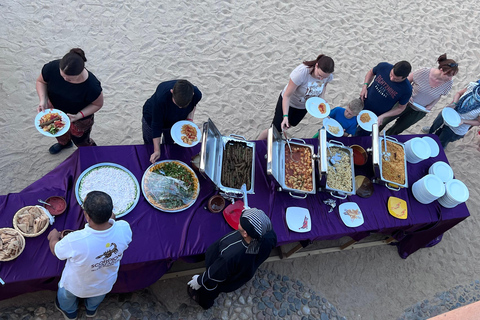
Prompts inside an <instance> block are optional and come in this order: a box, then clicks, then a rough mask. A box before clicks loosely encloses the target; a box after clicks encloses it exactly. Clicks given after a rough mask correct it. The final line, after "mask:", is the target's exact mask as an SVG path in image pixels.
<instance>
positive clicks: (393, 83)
mask: <svg viewBox="0 0 480 320" xmlns="http://www.w3.org/2000/svg"><path fill="white" fill-rule="evenodd" d="M410 71H412V66H411V65H410V63H408V62H407V61H400V62H397V63H396V64H395V65H391V64H390V63H387V62H381V63H379V64H378V65H377V66H375V67H374V68H373V69H371V70H369V71H368V72H367V75H366V76H365V82H364V84H363V87H362V92H361V93H360V98H361V99H362V100H363V102H364V108H363V109H364V110H370V111H372V112H373V113H375V115H377V116H378V121H377V123H378V126H379V128H380V129H381V128H383V126H382V122H383V119H385V118H388V117H394V116H397V115H399V114H400V113H402V112H403V110H405V107H406V106H407V103H408V101H409V100H410V96H411V95H412V85H411V84H410V82H409V81H408V79H407V77H408V75H409V74H410ZM374 77H375V79H374ZM372 80H373V82H372ZM397 103H398V104H397ZM369 134H370V133H369V132H367V131H365V130H363V129H362V128H360V127H358V128H357V132H356V133H355V135H356V136H366V135H369Z"/></svg>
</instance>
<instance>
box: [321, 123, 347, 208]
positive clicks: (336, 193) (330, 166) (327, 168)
mask: <svg viewBox="0 0 480 320" xmlns="http://www.w3.org/2000/svg"><path fill="white" fill-rule="evenodd" d="M318 146H319V147H318V150H319V157H318V158H317V159H318V167H319V171H320V174H321V175H322V176H324V177H323V178H321V180H320V190H321V191H327V192H330V194H331V195H332V196H333V197H336V198H340V199H345V198H346V197H347V196H348V195H354V194H355V172H354V166H353V150H352V148H350V147H347V146H345V145H344V144H343V143H341V142H339V141H335V140H330V141H328V142H327V133H326V130H325V129H321V130H320V131H319V135H318ZM332 147H336V148H340V149H341V150H342V151H344V152H346V153H347V154H348V156H349V162H350V168H351V179H352V181H351V185H352V189H351V190H350V191H345V190H341V189H336V188H334V187H332V186H330V185H329V184H328V181H329V180H328V177H329V175H330V177H331V176H332V175H334V174H335V173H334V172H333V171H334V170H336V169H335V161H339V160H338V159H336V157H335V156H336V154H334V156H333V157H328V149H329V148H332Z"/></svg>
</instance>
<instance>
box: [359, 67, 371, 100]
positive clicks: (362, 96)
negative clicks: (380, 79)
mask: <svg viewBox="0 0 480 320" xmlns="http://www.w3.org/2000/svg"><path fill="white" fill-rule="evenodd" d="M374 77H375V74H374V73H373V69H370V70H368V72H367V75H366V76H365V80H364V81H363V82H364V84H363V86H362V91H361V92H360V99H362V101H364V100H365V99H367V88H368V86H369V84H370V82H372V80H373V78H374ZM366 83H368V84H366Z"/></svg>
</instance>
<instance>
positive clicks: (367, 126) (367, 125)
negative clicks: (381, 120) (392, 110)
mask: <svg viewBox="0 0 480 320" xmlns="http://www.w3.org/2000/svg"><path fill="white" fill-rule="evenodd" d="M367 115H368V117H367ZM362 120H363V121H362ZM367 120H368V121H367ZM357 122H358V125H359V126H360V128H362V129H363V130H365V131H372V126H373V124H374V123H376V122H377V116H376V115H375V113H373V112H372V111H370V110H362V111H360V113H359V114H358V116H357Z"/></svg>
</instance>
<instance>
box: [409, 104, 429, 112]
mask: <svg viewBox="0 0 480 320" xmlns="http://www.w3.org/2000/svg"><path fill="white" fill-rule="evenodd" d="M410 103H411V104H412V105H413V106H414V107H415V108H417V109H418V111H422V112H430V110H428V109H427V108H425V107H424V106H422V105H421V104H418V103H416V102H410Z"/></svg>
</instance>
